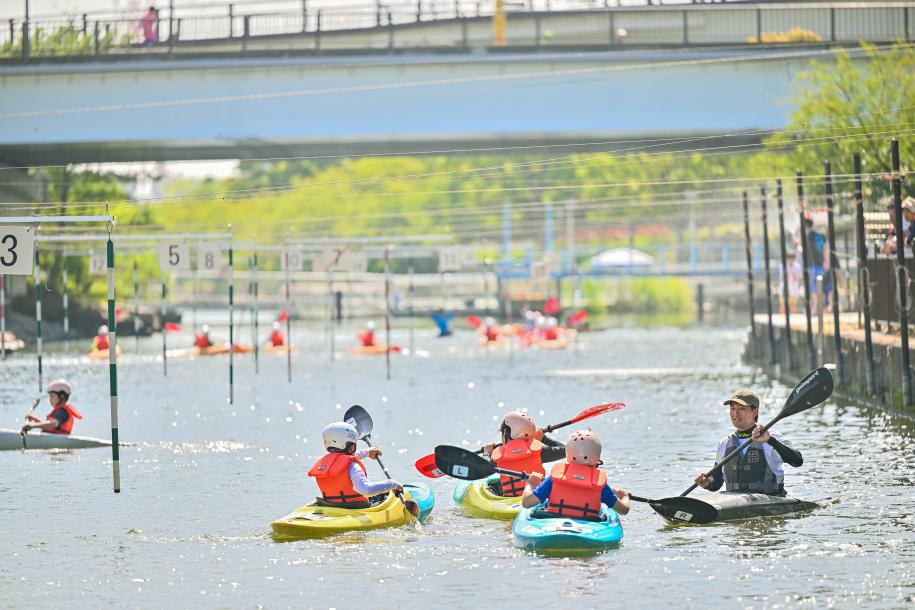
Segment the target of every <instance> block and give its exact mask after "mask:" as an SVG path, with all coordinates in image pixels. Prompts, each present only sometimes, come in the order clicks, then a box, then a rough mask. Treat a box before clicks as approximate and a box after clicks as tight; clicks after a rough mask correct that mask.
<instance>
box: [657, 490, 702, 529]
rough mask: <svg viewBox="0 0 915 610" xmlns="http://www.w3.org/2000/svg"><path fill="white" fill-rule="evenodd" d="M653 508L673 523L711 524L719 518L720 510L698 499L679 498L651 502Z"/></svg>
mask: <svg viewBox="0 0 915 610" xmlns="http://www.w3.org/2000/svg"><path fill="white" fill-rule="evenodd" d="M649 505H650V506H651V508H653V509H654V510H655V512H657V513H658V514H659V515H661V516H662V517H664V519H666V520H667V521H670V522H671V523H695V524H700V525H701V524H705V523H711V522H712V521H714V520H715V519H717V518H718V509H717V508H715V507H714V506H712V505H711V504H709V503H708V502H703V501H702V500H698V499H696V498H687V497H684V496H677V497H675V498H661V499H660V500H651V502H649Z"/></svg>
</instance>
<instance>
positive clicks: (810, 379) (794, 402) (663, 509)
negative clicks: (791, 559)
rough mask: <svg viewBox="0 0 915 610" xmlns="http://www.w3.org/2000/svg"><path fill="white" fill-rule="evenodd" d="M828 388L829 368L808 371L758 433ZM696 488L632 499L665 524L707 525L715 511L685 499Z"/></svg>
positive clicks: (827, 393) (806, 406) (817, 398)
mask: <svg viewBox="0 0 915 610" xmlns="http://www.w3.org/2000/svg"><path fill="white" fill-rule="evenodd" d="M832 388H833V378H832V373H830V372H829V369H827V368H826V367H820V368H818V369H816V370H814V371H812V372H811V373H810V374H809V375H807V376H806V377H804V379H802V380H801V382H800V383H798V384H797V387H795V388H794V389H793V390H792V391H791V394H789V395H788V400H786V401H785V406H783V407H782V410H781V411H779V413H778V415H776V416H775V419H773V420H772V421H770V422H769V423H768V424H766V425H765V426H763V428H762V432H766V431H767V430H769V428H771V427H772V426H774V425H775V424H776V423H778V422H779V421H781V420H783V419H785V418H786V417H790V416H792V415H796V414H798V413H801V412H803V411H806V410H807V409H810V408H812V407H815V406H816V405H818V404H820V403H822V402H823V401H825V400H826V399H827V398H829V396H830V395H831V394H832ZM752 442H754V439H753V438H748V439H747V440H745V441H744V442H743V443H741V445H740V446H739V447H737V448H736V449H734V450H733V451H731V452H730V453H728V454H727V455H726V456H724V458H722V459H721V461H720V462H718V463H717V464H715V467H714V468H712V469H711V470H709V471H708V472H707V473H705V476H706V477H711V476H712V475H714V474H715V473H717V472H720V471H721V469H722V468H723V467H724V465H725V464H726V463H728V462H729V461H731V460H732V459H734V457H735V456H736V455H738V454H739V453H740V452H741V451H743V450H744V449H745V448H746V447H747V446H748V445H749V444H750V443H752ZM696 487H698V485H697V484H696V483H693V484H692V485H690V486H689V488H688V489H687V490H686V491H684V492H683V493H682V494H680V495H679V496H677V497H675V498H663V499H661V500H647V499H643V498H636V497H633V498H632V499H633V500H636V501H639V502H648V503H649V504H650V505H651V507H652V508H653V509H654V510H655V511H656V512H657V513H658V514H659V515H661V516H662V517H664V518H665V519H667V520H668V521H679V522H685V523H700V524H701V523H711V522H712V521H714V520H715V519H716V518H717V516H718V510H717V509H716V508H715V507H714V506H712V505H711V504H709V503H707V502H703V501H701V500H698V499H696V498H687V497H686V496H687V495H688V494H689V493H690V492H691V491H693V490H694V489H696ZM684 500H692V502H691V503H689V504H686V503H683V501H684Z"/></svg>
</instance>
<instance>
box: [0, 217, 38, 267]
mask: <svg viewBox="0 0 915 610" xmlns="http://www.w3.org/2000/svg"><path fill="white" fill-rule="evenodd" d="M34 261H35V235H33V234H32V232H31V231H29V228H28V227H25V226H23V227H12V226H5V227H4V226H0V275H31V274H32V272H33V270H34V267H33V265H34Z"/></svg>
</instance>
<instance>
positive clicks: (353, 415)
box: [343, 405, 374, 438]
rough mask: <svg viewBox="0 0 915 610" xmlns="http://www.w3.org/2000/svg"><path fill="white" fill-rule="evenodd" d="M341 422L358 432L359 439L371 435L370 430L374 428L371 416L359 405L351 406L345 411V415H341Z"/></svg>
mask: <svg viewBox="0 0 915 610" xmlns="http://www.w3.org/2000/svg"><path fill="white" fill-rule="evenodd" d="M343 421H345V422H346V423H348V424H350V425H352V426H354V427H355V428H356V431H357V432H359V438H363V437H365V436H368V435H371V434H372V429H373V428H374V425H373V423H372V416H371V415H369V412H368V411H366V410H365V409H363V408H362V407H361V406H359V405H353V406H351V407H350V408H349V409H347V410H346V413H344V414H343Z"/></svg>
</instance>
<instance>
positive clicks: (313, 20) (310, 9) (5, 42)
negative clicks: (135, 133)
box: [0, 0, 915, 61]
mask: <svg viewBox="0 0 915 610" xmlns="http://www.w3.org/2000/svg"><path fill="white" fill-rule="evenodd" d="M646 4H650V1H649V0H633V2H631V3H618V2H617V1H616V0H613V1H611V0H524V1H523V2H506V3H505V5H504V7H505V12H506V14H507V16H508V27H507V33H506V42H507V44H508V45H509V46H543V45H552V46H555V47H561V46H583V45H588V46H595V45H597V46H607V47H619V46H630V47H632V46H636V47H638V46H675V47H676V46H699V45H701V46H713V45H756V44H822V43H857V42H859V41H870V42H895V41H900V40H905V41H910V40H913V36H915V2H867V3H854V4H852V3H843V2H833V3H790V4H789V3H761V4H753V3H745V2H741V3H735V4H707V5H705V4H703V5H697V4H669V5H666V4H665V5H661V6H653V5H646ZM494 7H495V2H494V1H493V0H485V1H484V0H393V1H390V2H381V1H380V0H379V1H376V2H368V3H361V4H350V5H343V6H340V5H332V6H328V5H325V6H321V5H320V4H319V3H318V2H317V1H309V0H290V1H289V2H282V1H279V2H275V3H272V4H269V5H264V4H263V3H258V4H246V3H244V2H236V3H226V4H206V5H193V6H191V7H188V8H182V9H177V8H176V9H174V10H169V9H167V8H162V9H161V10H160V11H159V12H158V17H157V18H156V19H155V23H154V27H153V28H152V29H151V31H150V28H149V26H148V25H147V27H146V28H144V26H143V25H142V20H143V17H144V14H143V13H138V14H116V15H113V14H110V13H108V14H103V13H94V14H89V13H86V14H77V15H72V16H64V17H49V18H46V17H36V18H31V19H28V20H23V19H9V20H8V22H7V24H6V25H7V27H3V28H0V56H6V57H11V58H17V59H21V60H23V61H27V60H29V59H31V58H34V57H54V56H66V55H101V54H112V53H129V52H131V51H136V50H138V49H144V48H148V47H156V48H159V49H161V48H166V49H169V50H175V49H181V48H194V49H197V50H198V51H202V50H206V47H207V46H209V47H211V48H210V51H212V52H218V51H219V50H220V48H219V45H220V44H221V43H226V42H237V41H244V42H248V41H256V40H271V39H273V40H275V39H277V38H290V37H299V38H306V39H308V40H309V41H310V42H311V48H315V49H318V48H320V43H319V42H317V41H319V40H320V38H321V36H322V35H331V34H343V33H347V32H350V33H359V32H363V33H366V32H368V33H371V32H372V31H374V30H380V29H387V30H393V29H394V28H397V27H400V26H431V25H435V24H449V23H450V24H455V23H456V24H457V26H458V27H452V28H440V29H436V30H435V31H434V32H433V31H430V32H429V33H428V35H426V36H407V37H405V39H404V41H403V43H402V44H398V42H397V40H396V36H395V35H394V34H393V33H389V34H388V35H387V36H386V37H385V38H384V43H383V44H381V46H382V47H384V46H388V47H397V46H410V47H414V48H415V47H458V48H459V47H466V46H468V45H483V46H487V45H491V44H492V34H491V26H490V25H489V24H488V23H487V22H488V18H490V17H491V16H492V15H493V12H494V10H495V9H494ZM477 22H482V23H477ZM473 23H477V25H478V26H479V27H478V28H477V31H469V30H468V28H469V27H470V26H471V25H472V24H473ZM151 32H152V33H151ZM363 45H364V46H365V47H366V48H377V47H378V46H379V45H378V44H377V43H375V42H370V41H368V40H365V39H359V38H358V37H355V38H353V40H351V41H348V42H347V43H345V45H344V46H346V47H347V48H353V49H357V48H360V47H361V46H363ZM306 48H307V47H306ZM222 51H223V52H226V51H231V52H236V51H237V49H236V48H235V47H232V48H231V49H222Z"/></svg>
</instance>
